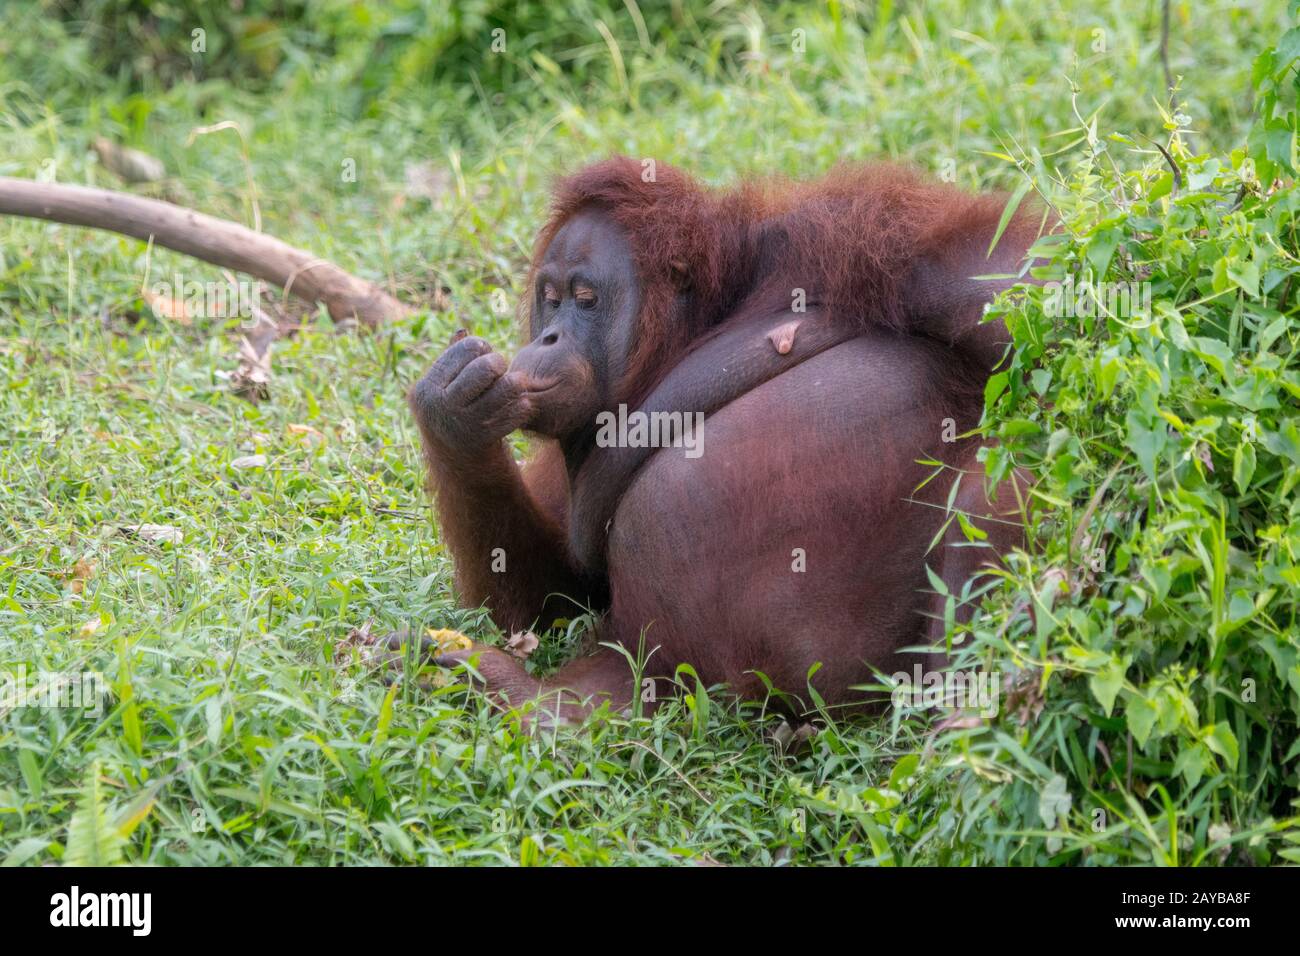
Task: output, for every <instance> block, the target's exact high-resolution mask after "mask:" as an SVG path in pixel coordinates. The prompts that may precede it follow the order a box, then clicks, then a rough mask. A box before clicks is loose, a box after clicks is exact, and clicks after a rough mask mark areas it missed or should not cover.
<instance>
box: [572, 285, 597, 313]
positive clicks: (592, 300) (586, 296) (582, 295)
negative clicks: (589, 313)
mask: <svg viewBox="0 0 1300 956" xmlns="http://www.w3.org/2000/svg"><path fill="white" fill-rule="evenodd" d="M573 297H574V298H575V299H576V300H577V301H578V305H580V306H581V307H582V308H584V309H590V308H591V307H592V306H594V305H595V304H596V290H594V289H591V288H588V287H587V286H585V285H581V286H578V287H577V288H576V289H574V290H573Z"/></svg>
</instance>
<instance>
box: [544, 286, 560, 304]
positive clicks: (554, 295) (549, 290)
mask: <svg viewBox="0 0 1300 956" xmlns="http://www.w3.org/2000/svg"><path fill="white" fill-rule="evenodd" d="M542 299H543V300H544V301H545V302H546V304H547V305H548V306H550V307H551V308H552V309H558V308H559V307H560V293H558V292H556V291H555V286H553V285H551V284H550V283H549V282H548V283H546V286H545V288H543V289H542Z"/></svg>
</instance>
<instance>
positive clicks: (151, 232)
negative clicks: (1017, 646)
mask: <svg viewBox="0 0 1300 956" xmlns="http://www.w3.org/2000/svg"><path fill="white" fill-rule="evenodd" d="M0 213H5V214H9V215H14V216H28V217H30V218H33V219H47V220H50V221H53V222H62V223H67V224H68V225H72V226H89V227H90V228H92V229H107V230H110V231H112V232H120V233H122V234H123V235H127V236H134V237H135V238H136V239H143V240H146V241H147V240H149V239H150V238H152V239H153V241H154V242H155V243H157V244H158V245H160V246H166V247H167V248H168V249H174V250H175V251H176V252H182V253H184V254H185V255H187V256H193V257H194V258H195V259H201V260H203V261H204V262H210V263H213V264H214V265H218V266H223V267H225V268H227V269H234V270H235V271H237V272H243V273H247V274H248V275H251V276H256V277H257V278H259V279H264V280H266V281H267V282H270V283H273V284H274V285H276V286H279V287H280V288H281V289H284V290H285V292H287V293H289V294H290V295H293V296H296V297H297V298H299V299H303V300H305V301H307V302H310V303H313V304H314V303H317V302H319V303H322V304H324V306H325V308H326V309H328V310H329V314H330V316H331V318H333V319H334V321H336V322H345V321H351V320H355V321H358V322H361V323H363V324H365V325H369V326H375V325H379V324H380V323H382V322H384V321H386V320H388V319H394V318H398V317H400V316H403V315H406V314H408V313H409V312H410V311H411V310H410V308H409V307H408V306H406V305H403V304H402V303H401V302H399V301H398V300H397V299H395V298H393V297H392V296H391V295H389V294H388V293H387V292H385V291H383V290H382V289H380V288H379V287H378V286H376V285H374V284H373V283H370V282H367V281H365V280H364V279H358V278H357V277H356V276H354V275H350V274H349V273H347V272H344V271H343V270H342V269H340V268H339V267H338V266H336V265H335V264H334V263H332V262H327V261H326V260H324V259H318V258H316V257H315V256H313V255H312V254H311V253H309V252H304V251H303V250H301V249H295V248H294V247H293V246H291V245H289V244H287V243H284V242H281V241H280V240H279V239H273V238H271V237H270V236H266V235H263V234H262V233H260V232H254V231H253V230H251V229H248V228H245V227H244V226H241V225H239V224H238V223H234V222H229V221H228V220H225V219H217V218H216V217H215V216H207V215H204V214H203V213H201V212H195V211H194V210H192V209H186V208H185V207H183V206H176V205H173V204H172V203H169V202H163V201H161V200H158V199H146V198H144V197H142V196H133V195H131V194H130V193H120V192H113V191H112V190H108V189H94V188H91V187H89V186H68V185H64V184H62V183H41V182H35V181H33V180H30V179H13V178H11V177H8V176H0ZM443 304H444V303H435V308H440V307H442V305H443Z"/></svg>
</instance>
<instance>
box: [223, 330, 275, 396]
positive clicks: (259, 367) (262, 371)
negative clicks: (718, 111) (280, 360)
mask: <svg viewBox="0 0 1300 956" xmlns="http://www.w3.org/2000/svg"><path fill="white" fill-rule="evenodd" d="M230 387H231V390H233V391H234V393H235V394H236V395H239V396H240V397H242V398H247V399H248V400H249V401H265V400H266V399H268V398H270V397H271V343H270V342H267V343H266V347H265V348H264V349H263V350H262V351H261V352H259V351H258V350H257V349H256V348H255V347H254V346H253V343H251V342H250V341H248V339H247V338H240V340H239V365H238V367H237V368H236V369H235V371H234V374H233V375H231V376H230Z"/></svg>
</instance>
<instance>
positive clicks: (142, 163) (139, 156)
mask: <svg viewBox="0 0 1300 956" xmlns="http://www.w3.org/2000/svg"><path fill="white" fill-rule="evenodd" d="M90 148H91V149H93V150H94V151H95V155H96V156H98V157H99V161H100V162H101V163H103V164H104V166H105V167H106V168H107V169H109V170H110V171H112V172H113V173H114V174H115V175H116V176H118V177H119V178H121V179H124V180H126V181H127V182H128V183H156V182H158V181H159V180H161V179H166V178H167V167H166V166H164V165H163V162H162V160H160V159H158V158H157V157H156V156H150V155H149V154H148V153H142V152H141V151H140V150H138V149H131V148H130V147H129V146H119V145H118V144H117V143H114V142H113V141H112V140H108V139H105V138H104V137H102V136H100V137H98V138H97V139H96V140H95V141H94V142H93V143H91V144H90Z"/></svg>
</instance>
